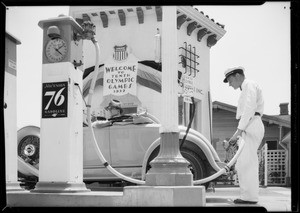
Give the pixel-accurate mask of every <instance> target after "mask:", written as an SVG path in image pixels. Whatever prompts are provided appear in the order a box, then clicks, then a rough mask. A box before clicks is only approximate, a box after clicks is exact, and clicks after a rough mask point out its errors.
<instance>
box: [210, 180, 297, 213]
mask: <svg viewBox="0 0 300 213" xmlns="http://www.w3.org/2000/svg"><path fill="white" fill-rule="evenodd" d="M238 196H239V188H238V187H216V188H215V190H214V191H213V190H212V189H208V190H207V192H206V206H207V207H212V206H214V207H215V206H218V207H233V206H234V207H235V206H237V207H241V206H243V207H244V206H247V207H249V206H262V207H264V208H265V209H266V210H267V211H281V212H282V211H291V188H288V187H272V186H270V187H265V188H263V187H260V189H259V202H258V203H257V204H255V205H241V204H234V203H233V200H234V199H236V198H238Z"/></svg>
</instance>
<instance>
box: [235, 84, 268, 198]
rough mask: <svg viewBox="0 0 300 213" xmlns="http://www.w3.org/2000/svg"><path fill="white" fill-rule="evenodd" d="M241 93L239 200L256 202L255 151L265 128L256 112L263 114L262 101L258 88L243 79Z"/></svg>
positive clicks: (256, 169) (239, 110)
mask: <svg viewBox="0 0 300 213" xmlns="http://www.w3.org/2000/svg"><path fill="white" fill-rule="evenodd" d="M241 89H242V92H241V94H240V98H239V101H238V107H237V112H236V119H240V121H239V124H238V129H241V130H244V132H243V133H242V138H243V139H244V141H245V146H244V149H243V150H242V152H241V154H240V156H239V157H238V159H237V162H236V166H235V168H236V170H237V175H238V180H239V186H240V199H242V200H246V201H256V202H258V192H259V162H258V156H257V149H258V147H259V145H260V143H261V141H262V139H263V136H264V133H265V128H264V125H263V122H262V120H261V117H260V116H257V115H256V116H255V115H254V113H255V112H258V113H260V115H262V114H263V110H264V100H263V95H262V92H261V89H260V87H259V86H258V85H257V84H256V83H255V82H253V81H250V80H248V79H245V80H244V81H243V83H242V85H241Z"/></svg>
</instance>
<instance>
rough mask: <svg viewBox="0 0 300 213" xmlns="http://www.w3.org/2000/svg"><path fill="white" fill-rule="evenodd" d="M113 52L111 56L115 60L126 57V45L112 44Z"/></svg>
mask: <svg viewBox="0 0 300 213" xmlns="http://www.w3.org/2000/svg"><path fill="white" fill-rule="evenodd" d="M114 49H115V52H114V54H113V58H114V60H116V61H124V60H126V59H127V57H128V52H127V45H126V44H125V45H123V46H114Z"/></svg>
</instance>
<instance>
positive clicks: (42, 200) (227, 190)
mask: <svg viewBox="0 0 300 213" xmlns="http://www.w3.org/2000/svg"><path fill="white" fill-rule="evenodd" d="M238 195H239V188H238V187H219V186H218V187H216V188H215V190H214V191H213V190H211V189H208V190H207V191H206V193H205V205H204V206H205V207H208V208H209V207H263V208H265V209H266V211H272V212H273V211H281V212H282V211H283V212H285V211H291V189H290V188H287V187H266V188H260V200H259V202H258V203H257V204H255V205H240V204H239V205H238V204H234V203H233V200H234V199H236V198H237V197H238ZM7 198H8V201H9V202H8V203H10V205H9V206H11V207H22V206H32V205H34V206H74V205H76V206H93V207H101V206H106V207H107V206H109V207H115V206H124V199H123V198H124V192H123V190H122V188H118V189H116V188H109V187H103V188H101V187H99V188H93V189H92V191H91V192H89V193H87V194H86V193H73V194H72V193H66V194H64V193H63V194H58V195H57V196H55V195H53V194H49V193H41V194H38V195H37V194H35V193H31V192H29V191H25V192H8V193H7ZM68 204H69V205H68ZM81 204H82V205H81ZM126 206H130V205H128V203H127V204H126ZM199 206H201V205H199Z"/></svg>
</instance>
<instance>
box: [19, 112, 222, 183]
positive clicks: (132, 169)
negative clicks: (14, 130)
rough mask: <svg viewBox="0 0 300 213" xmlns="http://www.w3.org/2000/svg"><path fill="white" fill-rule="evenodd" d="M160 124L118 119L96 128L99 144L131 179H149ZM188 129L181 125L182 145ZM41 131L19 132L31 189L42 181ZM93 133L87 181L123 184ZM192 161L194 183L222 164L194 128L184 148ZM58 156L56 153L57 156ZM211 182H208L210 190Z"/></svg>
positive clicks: (88, 140)
mask: <svg viewBox="0 0 300 213" xmlns="http://www.w3.org/2000/svg"><path fill="white" fill-rule="evenodd" d="M159 128H160V124H159V121H157V119H155V118H154V117H153V116H151V115H150V114H149V113H143V114H136V113H133V114H129V115H126V116H125V117H124V116H123V117H122V116H121V118H120V117H118V118H116V119H115V120H114V121H113V122H112V124H111V125H109V126H100V127H97V126H96V127H93V130H94V134H95V137H96V141H97V144H98V146H99V148H100V150H101V152H102V154H103V156H104V158H105V159H106V160H107V162H108V163H109V164H110V165H111V166H112V167H113V168H114V169H116V170H117V171H118V172H120V173H121V174H123V175H125V176H129V177H131V178H135V179H139V180H145V174H146V173H147V171H148V170H149V169H150V168H151V165H150V162H151V161H152V160H153V159H154V158H155V157H156V156H157V154H158V152H159V147H160V143H159V142H160V140H159V139H160V134H159ZM186 131H187V128H186V127H184V126H179V140H180V143H181V142H182V139H183V137H184V136H185V134H186ZM40 143H41V141H40V128H39V127H37V126H25V127H23V128H21V129H19V130H18V162H19V163H18V173H19V177H20V179H21V181H23V182H24V183H27V185H30V184H31V185H30V186H31V187H34V184H35V183H36V182H37V181H38V168H39V157H40V156H39V146H40ZM93 143H94V141H93V137H92V132H91V131H90V129H89V127H88V126H87V125H86V124H85V125H84V126H83V180H84V182H85V183H93V182H98V183H111V184H114V183H115V184H117V183H120V182H123V183H124V184H126V183H127V184H129V183H128V182H127V181H122V179H120V178H119V177H117V176H115V175H114V174H112V173H111V172H110V171H109V170H108V169H107V168H106V167H105V166H103V164H102V162H101V160H100V159H99V157H98V155H97V153H96V150H95V148H94V145H93ZM180 152H181V154H182V156H183V157H184V158H185V159H186V160H187V161H188V162H189V166H188V167H189V169H190V170H191V172H192V174H193V179H194V180H199V179H203V178H205V177H208V176H210V175H212V174H214V173H216V172H217V171H218V168H217V167H216V166H215V165H216V164H217V165H219V166H222V165H224V163H223V162H221V161H220V159H219V157H218V155H217V153H216V151H215V150H214V148H213V147H212V146H211V144H210V143H209V142H208V141H207V140H206V139H205V137H203V136H202V135H201V134H200V133H199V132H197V131H195V130H193V129H190V130H189V132H188V134H187V137H186V139H185V141H184V143H183V145H182V146H181V148H180ZM53 157H55V153H53ZM208 185H209V183H205V186H206V188H207V187H208Z"/></svg>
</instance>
